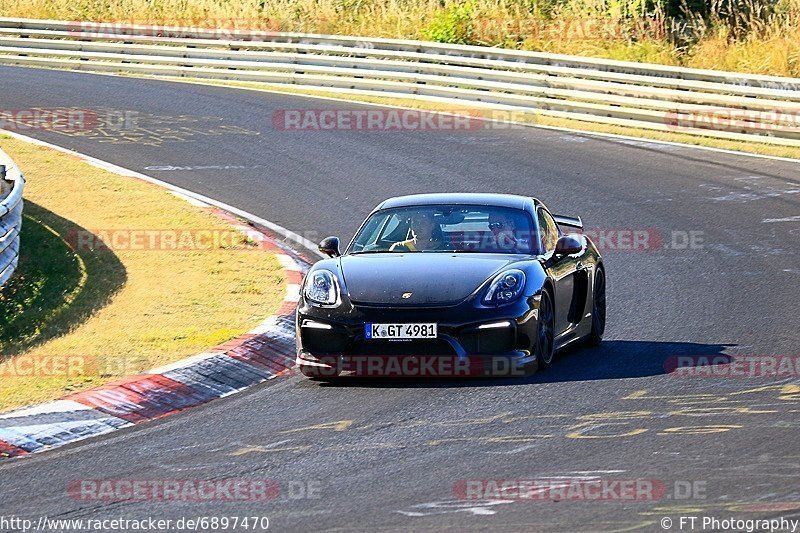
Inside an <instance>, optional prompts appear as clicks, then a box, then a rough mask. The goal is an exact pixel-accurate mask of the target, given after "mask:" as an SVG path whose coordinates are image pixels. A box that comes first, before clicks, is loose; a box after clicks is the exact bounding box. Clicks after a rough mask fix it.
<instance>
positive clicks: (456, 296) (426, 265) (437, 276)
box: [340, 252, 521, 306]
mask: <svg viewBox="0 0 800 533" xmlns="http://www.w3.org/2000/svg"><path fill="white" fill-rule="evenodd" d="M520 259H521V256H518V255H501V254H478V253H474V254H452V253H419V252H418V253H386V254H365V255H347V256H343V257H341V258H340V265H341V269H342V276H343V277H344V282H345V285H346V287H347V293H348V296H349V297H350V300H351V301H353V302H354V303H361V304H370V305H398V306H425V305H447V304H456V303H459V302H461V301H463V300H464V299H466V298H467V297H468V296H469V295H471V294H472V293H473V292H475V290H476V289H478V287H480V286H481V285H482V284H483V283H484V282H485V281H486V280H488V279H489V278H490V277H492V275H493V274H495V273H496V272H497V271H499V270H501V269H503V267H505V266H507V265H509V264H512V263H514V262H516V261H519V260H520ZM407 293H411V295H410V296H407V297H406V298H403V295H404V294H407Z"/></svg>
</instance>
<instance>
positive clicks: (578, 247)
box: [555, 234, 583, 255]
mask: <svg viewBox="0 0 800 533" xmlns="http://www.w3.org/2000/svg"><path fill="white" fill-rule="evenodd" d="M582 240H583V239H581V237H580V236H578V235H574V234H573V235H564V236H563V237H561V238H560V239H558V242H556V251H555V253H556V255H572V254H577V253H579V252H582V251H583V243H582V242H581V241H582Z"/></svg>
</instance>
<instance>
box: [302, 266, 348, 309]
mask: <svg viewBox="0 0 800 533" xmlns="http://www.w3.org/2000/svg"><path fill="white" fill-rule="evenodd" d="M304 294H305V296H306V298H308V299H309V300H311V301H312V302H314V303H318V304H322V305H336V304H338V303H339V284H338V283H337V282H336V275H335V274H334V273H333V272H331V271H330V270H315V271H314V272H312V273H311V274H309V275H308V279H306V286H305V289H304Z"/></svg>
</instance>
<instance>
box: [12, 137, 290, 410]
mask: <svg viewBox="0 0 800 533" xmlns="http://www.w3.org/2000/svg"><path fill="white" fill-rule="evenodd" d="M0 143H2V149H3V150H4V151H6V152H7V153H8V154H9V155H11V157H12V158H13V159H14V160H15V161H16V162H17V163H18V164H19V165H20V166H21V167H22V168H23V169H24V171H25V174H26V177H27V179H28V182H27V185H26V190H25V197H26V199H27V201H28V204H27V205H26V212H27V213H28V215H27V217H28V218H27V219H26V221H25V224H24V225H23V228H24V232H23V235H22V239H23V240H22V247H23V248H22V249H23V252H24V253H25V254H27V257H23V258H21V262H20V269H19V271H18V277H20V278H22V279H26V277H28V278H27V279H28V280H36V279H39V277H37V276H38V274H37V272H40V271H42V270H43V269H45V267H46V268H47V269H49V271H50V274H51V275H54V273H53V272H52V268H50V267H55V266H56V265H55V264H48V265H46V266H45V267H43V265H42V261H47V258H48V257H50V256H49V255H48V254H52V253H58V254H60V255H61V256H63V259H64V263H63V264H64V265H66V266H64V267H63V270H64V272H61V273H59V279H63V280H65V281H64V282H63V283H60V284H58V283H57V284H56V286H55V289H54V290H51V291H50V292H51V295H50V297H49V298H45V299H44V300H43V298H42V297H41V295H40V294H38V293H36V292H35V291H33V293H31V291H28V293H29V294H28V296H27V297H25V298H21V297H19V294H9V292H10V290H9V289H8V288H7V287H4V289H3V291H0V303H3V300H4V299H5V300H9V299H14V298H16V299H18V300H19V301H18V302H16V304H17V305H18V307H19V308H18V309H17V312H15V313H14V315H13V316H17V315H18V313H22V314H23V316H24V314H25V313H28V314H27V316H28V317H29V318H30V320H31V321H35V322H36V324H35V327H32V328H25V327H23V328H21V329H18V330H14V331H13V335H12V333H9V334H8V335H6V334H5V333H4V335H3V338H2V342H0V348H1V349H2V352H0V353H2V354H3V355H4V356H5V359H6V362H8V361H13V360H14V358H19V357H27V358H29V360H33V359H35V358H38V359H39V360H46V359H47V358H52V357H54V356H56V357H66V356H76V357H79V358H83V360H84V361H86V362H88V364H87V366H86V367H87V368H88V369H89V371H87V372H86V373H85V374H84V375H54V376H38V377H35V378H28V377H10V376H8V375H7V374H6V375H4V376H3V377H2V378H0V379H2V381H0V410H2V409H8V408H11V407H15V406H20V405H24V404H30V403H36V402H40V401H44V400H48V399H52V398H56V397H59V396H61V395H63V394H64V393H67V392H71V391H76V390H80V389H83V388H87V387H90V386H94V385H98V384H101V383H103V382H105V381H108V380H110V379H113V378H115V377H119V376H122V375H128V374H132V373H136V372H141V371H143V370H147V369H149V368H153V367H155V366H159V365H162V364H165V363H168V362H172V361H175V360H178V359H181V358H183V357H187V356H190V355H194V354H196V353H199V352H202V351H203V350H205V349H207V348H209V347H212V346H214V345H216V344H219V343H222V342H224V341H226V340H228V339H230V338H232V337H234V336H236V335H238V334H240V333H243V332H245V331H247V330H248V329H250V328H252V327H254V326H255V325H257V324H258V323H259V322H260V321H261V320H263V319H264V318H265V317H267V316H269V315H270V314H272V313H273V312H275V311H276V309H277V307H278V306H279V304H280V302H281V301H282V299H283V293H284V284H283V274H282V271H281V269H280V266H279V264H278V262H277V260H276V259H275V258H274V256H273V255H272V254H269V253H267V252H265V251H263V250H261V249H259V248H258V247H257V246H256V245H255V244H254V243H252V242H251V241H248V240H247V239H246V238H245V237H244V236H241V238H239V240H238V241H236V240H232V239H226V242H223V243H221V245H219V246H216V245H215V246H213V247H211V248H210V249H198V247H195V248H194V249H191V250H185V249H184V250H180V251H175V250H168V251H153V250H146V251H142V250H138V251H137V250H125V249H114V250H111V251H109V250H108V249H106V250H105V251H104V250H102V249H100V250H94V251H93V250H88V249H85V248H77V249H76V246H75V242H76V241H75V239H74V237H71V238H70V235H71V234H73V235H74V231H76V229H77V230H80V228H84V229H91V230H109V229H121V230H129V229H157V230H185V231H193V230H212V231H218V232H221V233H219V235H234V233H231V228H230V226H229V225H228V224H227V223H226V222H225V221H223V220H222V219H220V218H219V217H217V216H216V215H213V214H211V213H210V212H208V211H205V210H203V209H200V208H198V207H195V206H192V205H190V204H188V203H187V202H185V201H184V200H182V199H179V198H177V197H175V196H174V195H172V194H170V193H168V192H166V191H165V190H164V189H162V188H160V187H157V186H154V185H150V184H147V183H145V182H140V181H137V180H134V179H131V178H126V177H122V176H118V175H116V174H112V173H110V172H108V171H105V170H101V169H98V168H96V167H93V166H90V165H88V164H86V163H84V162H83V161H81V160H79V159H78V158H77V157H72V156H69V155H66V154H62V153H59V152H57V151H55V150H51V149H48V148H44V147H39V146H35V145H32V144H28V143H25V142H22V141H19V140H15V139H11V138H7V137H5V138H4V137H0ZM67 243H69V244H67ZM61 264H62V263H61V262H60V261H59V262H58V265H61ZM70 269H72V271H70ZM46 281H47V280H46V279H43V280H42V281H41V283H40V284H34V285H37V286H38V285H41V286H42V287H44V289H46V288H47V283H46ZM22 285H23V286H24V287H27V285H29V284H22ZM44 289H42V291H44ZM17 293H21V291H17ZM42 301H46V302H48V303H47V307H48V308H47V309H37V308H36V307H37V305H40V304H41V302H42ZM5 303H8V302H5ZM21 322H27V321H21ZM4 326H6V324H4Z"/></svg>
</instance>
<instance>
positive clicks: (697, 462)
mask: <svg viewBox="0 0 800 533" xmlns="http://www.w3.org/2000/svg"><path fill="white" fill-rule="evenodd" d="M0 78H2V80H3V86H2V90H1V92H0V94H1V95H2V96H1V97H0V101H2V105H0V107H2V108H4V109H9V110H21V109H35V108H42V109H55V108H58V109H62V108H70V109H81V110H86V111H89V112H91V113H94V114H96V117H97V122H95V123H93V124H92V126H91V127H89V128H85V129H78V130H74V131H63V130H62V131H55V130H48V129H32V130H25V131H22V130H20V132H21V133H24V134H26V135H30V136H32V137H35V138H37V139H41V140H44V141H47V142H50V143H54V144H57V145H59V146H63V147H66V148H69V149H73V150H76V151H78V152H80V153H83V154H86V155H89V156H93V157H96V158H99V159H102V160H104V161H108V162H110V163H114V164H116V165H119V166H122V167H124V168H127V169H130V170H134V171H137V172H141V173H144V174H147V175H149V176H152V177H155V178H158V179H160V180H164V181H166V182H169V183H172V184H175V185H177V186H180V187H183V188H185V189H188V190H190V191H194V192H196V193H199V194H203V195H206V196H208V197H210V198H213V199H215V200H218V201H221V202H225V203H227V204H230V205H232V206H234V207H236V208H239V209H242V210H245V211H248V212H250V213H253V214H255V215H257V216H259V217H263V218H265V219H267V220H270V221H272V222H274V223H276V224H279V225H281V226H283V227H285V228H287V229H289V230H291V231H293V232H296V233H298V234H300V235H302V236H303V237H306V238H307V239H309V240H311V241H314V242H317V241H319V240H320V239H322V238H323V237H326V236H328V235H337V236H339V237H341V238H343V239H344V240H348V239H349V238H350V237H351V236H352V234H353V232H354V231H355V229H356V228H357V226H358V224H359V223H360V222H361V221H362V220H363V218H364V217H365V216H366V215H367V214H368V212H369V211H370V210H371V209H372V208H373V207H374V206H375V205H376V204H378V203H379V202H380V201H381V200H383V199H385V198H387V197H390V196H396V195H401V194H411V193H420V192H502V193H515V194H524V195H530V196H536V197H538V198H540V199H541V200H542V201H544V202H545V203H546V204H547V205H548V207H549V208H550V209H551V210H553V211H554V212H556V213H562V214H567V215H580V216H581V217H583V220H584V223H585V225H586V228H587V231H588V232H589V233H590V234H592V232H594V233H593V234H594V235H596V239H595V240H596V241H597V242H598V244H599V246H600V248H601V251H602V253H603V254H604V257H605V264H606V269H607V275H608V298H609V309H608V325H607V329H606V338H605V340H604V342H603V344H602V345H601V346H600V347H599V348H591V349H590V348H576V349H572V350H570V351H568V352H566V353H563V354H561V355H560V356H559V357H558V358H557V360H556V362H555V364H554V366H553V367H552V368H550V369H547V370H546V371H543V372H538V373H536V374H535V375H533V376H531V377H528V378H511V379H480V380H477V379H476V380H430V381H421V380H416V381H414V380H410V381H405V380H403V381H401V380H379V381H365V380H346V381H344V382H343V383H336V384H323V383H318V382H314V381H310V380H307V379H306V378H303V377H302V376H299V375H293V376H290V377H287V378H283V379H276V380H272V381H269V382H267V383H264V384H262V385H259V386H257V387H254V388H253V389H251V390H249V391H247V392H244V393H242V394H238V395H235V396H232V397H230V398H226V399H222V400H219V401H214V402H211V403H209V404H207V405H204V406H201V407H199V408H196V409H193V410H189V411H186V412H184V413H181V414H179V415H176V416H172V417H169V418H166V419H164V420H160V421H156V422H153V423H148V424H143V425H139V426H136V427H134V428H129V429H123V430H121V431H118V432H115V433H113V434H110V435H108V436H105V437H100V438H96V439H89V440H86V441H82V442H80V443H77V444H74V445H70V446H66V447H64V448H59V449H57V450H53V451H49V452H45V453H41V454H37V455H35V456H30V457H25V458H22V459H14V460H8V461H2V462H0V502H2V503H0V507H2V511H0V514H3V515H5V516H12V515H13V516H19V517H32V518H34V519H36V518H38V517H40V516H42V515H47V516H49V517H51V518H53V517H57V518H71V519H90V518H93V519H110V518H147V517H155V518H157V519H173V520H176V519H180V518H182V517H215V516H216V517H222V516H227V517H233V516H239V517H244V516H266V517H269V521H270V529H276V530H281V531H283V530H294V531H309V530H336V529H340V530H370V531H374V530H381V531H393V530H403V531H406V530H417V531H422V530H426V531H427V530H440V531H468V530H482V529H486V528H491V529H492V530H496V531H577V530H582V531H664V530H665V527H666V526H669V527H668V528H666V530H673V531H679V530H681V529H680V525H681V522H680V519H681V517H687V516H698V517H703V516H706V517H716V518H719V519H729V518H731V517H734V518H739V519H750V520H753V519H764V518H780V517H784V518H787V519H794V520H797V519H798V518H800V487H799V486H798V479H800V451H798V448H797V441H798V436H800V378H798V375H797V373H796V370H797V369H795V373H794V374H793V375H778V376H774V375H773V376H762V377H748V376H740V375H736V374H735V373H729V374H727V375H725V374H718V375H715V376H713V377H707V376H706V377H703V376H693V377H687V376H685V375H681V374H680V373H671V372H670V370H671V368H670V365H674V363H673V362H674V360H675V356H709V357H713V356H724V355H727V356H730V357H732V358H736V357H737V356H739V357H743V356H779V357H783V358H786V360H789V361H795V362H796V361H797V359H796V357H797V356H800V349H798V346H800V328H799V326H800V319H798V316H797V312H798V308H800V306H799V305H798V300H800V252H799V251H798V250H800V165H798V164H797V163H792V162H788V161H779V160H774V159H767V158H756V157H748V156H744V155H735V154H727V153H722V152H715V151H710V150H701V149H696V148H691V147H683V146H676V145H667V144H657V143H652V142H646V141H634V140H624V139H612V138H607V137H600V136H593V135H588V134H586V135H584V134H578V133H572V132H565V131H558V130H550V129H540V128H533V127H523V126H519V127H512V126H510V125H505V127H490V126H489V125H488V123H487V125H486V126H485V127H481V128H470V129H466V130H455V129H450V130H442V129H438V130H429V131H414V130H399V131H358V130H352V129H351V130H347V129H334V130H330V131H327V130H326V131H293V130H291V129H286V128H284V127H280V126H281V125H280V123H279V122H278V121H276V120H275V117H285V115H286V113H287V111H298V110H299V111H303V110H356V109H359V110H360V109H370V108H369V107H368V106H365V105H362V104H355V103H348V102H338V101H332V100H324V99H313V98H307V97H301V96H294V95H288V94H278V93H267V92H255V91H246V90H240V89H232V88H223V87H212V86H204V85H194V84H182V83H173V82H167V81H155V80H145V79H134V78H126V77H112V76H100V75H93V74H84V73H74V72H66V71H51V70H38V69H26V68H12V67H3V68H0ZM17 163H18V164H19V165H20V166H21V167H22V168H23V170H24V165H25V162H24V161H17ZM69 186H70V184H69V183H64V187H69ZM23 246H24V243H23ZM231 479H237V480H254V479H258V480H270V482H272V483H274V484H275V485H276V486H277V487H278V490H277V491H275V492H274V494H273V497H271V498H269V499H267V500H264V499H263V498H250V499H248V498H243V499H239V500H237V501H224V500H221V499H214V500H211V501H202V500H201V501H174V500H170V499H163V498H161V499H159V498H155V499H152V498H148V499H139V500H137V499H128V500H119V499H108V498H106V499H104V498H97V499H85V498H83V499H82V498H80V497H76V496H75V494H74V492H71V491H70V490H69V488H70V487H71V486H74V483H75V482H76V481H80V480H151V481H158V480H161V481H163V480H231ZM542 479H550V480H559V479H561V480H570V482H575V481H576V480H578V481H579V482H583V481H586V482H589V481H599V482H602V483H606V484H607V485H608V484H610V483H612V482H625V481H626V480H628V481H629V480H637V481H639V482H642V481H644V482H646V483H648V484H649V485H647V486H648V487H651V488H652V487H654V489H653V490H651V491H649V492H647V493H646V494H645V495H644V496H641V497H624V496H623V497H616V496H620V495H619V494H618V493H614V489H608V490H609V494H608V496H607V497H606V498H599V499H597V498H588V499H586V498H580V497H579V495H576V494H573V495H570V494H566V493H565V495H564V497H563V498H558V500H559V501H552V499H550V498H548V499H546V500H545V499H536V498H519V497H514V496H513V494H506V496H509V497H506V498H499V497H497V495H496V494H489V493H488V491H486V490H485V489H487V487H488V486H490V483H488V482H487V481H488V480H496V481H512V482H513V481H519V480H542ZM470 483H471V484H470ZM464 487H470V488H471V489H470V490H473V489H475V487H479V488H480V490H478V491H477V492H475V491H474V490H473V492H472V493H469V492H468V491H467V493H466V494H465V489H464ZM573 488H575V487H573ZM576 490H578V489H577V488H576ZM481 491H483V492H486V493H483V492H481ZM470 495H472V496H476V495H477V496H488V498H480V497H474V498H473V497H465V496H470ZM665 518H669V519H670V520H671V523H670V522H664V519H665ZM696 527H697V528H696V529H695V531H697V530H699V527H700V522H699V521H698V522H697V526H696ZM683 530H684V531H688V530H689V529H688V527H687V524H686V523H684V525H683Z"/></svg>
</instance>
